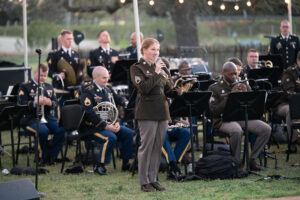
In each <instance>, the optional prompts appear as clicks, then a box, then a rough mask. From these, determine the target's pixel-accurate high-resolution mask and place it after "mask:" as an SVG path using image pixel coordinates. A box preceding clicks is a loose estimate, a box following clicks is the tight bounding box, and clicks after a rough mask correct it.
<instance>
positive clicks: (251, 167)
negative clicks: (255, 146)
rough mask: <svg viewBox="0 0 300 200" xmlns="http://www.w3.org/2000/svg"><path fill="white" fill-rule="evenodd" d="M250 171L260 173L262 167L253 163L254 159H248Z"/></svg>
mask: <svg viewBox="0 0 300 200" xmlns="http://www.w3.org/2000/svg"><path fill="white" fill-rule="evenodd" d="M250 170H253V171H262V170H264V168H263V167H262V166H259V165H257V164H256V162H255V159H254V158H251V159H250Z"/></svg>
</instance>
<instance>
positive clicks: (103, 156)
mask: <svg viewBox="0 0 300 200" xmlns="http://www.w3.org/2000/svg"><path fill="white" fill-rule="evenodd" d="M108 80H109V74H108V71H107V69H106V68H104V67H101V66H98V67H95V68H94V70H93V82H92V84H91V85H90V86H88V87H86V88H85V89H84V90H83V92H82V95H81V96H80V103H81V105H82V107H83V108H84V110H85V116H84V119H83V125H82V127H81V129H80V132H81V133H83V134H86V137H87V138H91V139H94V140H95V141H96V142H98V143H100V144H102V145H101V148H100V152H99V155H98V159H97V166H96V168H95V169H94V171H95V173H98V174H100V175H106V174H107V170H106V168H105V165H106V164H109V163H110V157H111V152H112V149H113V148H114V146H115V144H116V142H120V150H121V156H122V159H123V165H122V170H128V169H129V166H130V165H129V162H128V161H129V159H131V158H133V132H132V130H130V129H129V128H126V127H124V126H120V124H119V122H116V123H114V124H108V123H107V122H105V121H104V120H103V119H101V118H100V116H99V115H97V114H96V112H95V110H94V109H93V107H94V106H96V105H97V104H98V103H100V102H105V101H110V97H111V96H112V98H113V101H114V102H116V104H124V99H123V98H122V97H120V96H118V95H117V94H116V93H115V92H114V91H113V90H112V89H111V88H108V87H107V82H108Z"/></svg>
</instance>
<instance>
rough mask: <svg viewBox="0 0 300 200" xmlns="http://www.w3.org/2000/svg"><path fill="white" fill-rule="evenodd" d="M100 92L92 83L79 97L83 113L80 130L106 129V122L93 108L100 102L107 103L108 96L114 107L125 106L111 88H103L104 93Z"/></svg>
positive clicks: (122, 99) (122, 100)
mask: <svg viewBox="0 0 300 200" xmlns="http://www.w3.org/2000/svg"><path fill="white" fill-rule="evenodd" d="M102 90H103V89H102ZM102 90H100V89H99V88H98V86H97V85H96V84H95V83H94V82H93V83H92V84H91V85H90V86H88V87H86V88H84V90H83V92H82V95H81V96H80V104H81V105H82V107H83V109H84V111H85V115H84V118H83V124H82V126H81V128H82V129H98V130H103V129H104V128H105V127H106V125H107V124H106V122H105V121H104V120H103V119H101V118H100V116H99V115H97V114H96V112H95V111H94V109H93V108H94V107H95V106H96V105H97V104H98V103H100V102H103V101H109V95H112V97H113V98H114V101H115V103H116V105H124V104H125V100H124V98H122V97H121V96H119V95H118V94H116V93H115V92H114V91H113V89H112V88H111V87H105V88H104V90H105V92H103V91H102ZM83 133H86V131H83Z"/></svg>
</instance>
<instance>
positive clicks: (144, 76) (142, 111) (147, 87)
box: [130, 58, 177, 121]
mask: <svg viewBox="0 0 300 200" xmlns="http://www.w3.org/2000/svg"><path fill="white" fill-rule="evenodd" d="M130 76H131V81H132V83H133V85H134V86H135V88H136V89H137V90H138V94H139V98H138V102H137V104H136V110H135V119H137V120H153V121H160V120H171V119H170V113H169V106H168V102H167V97H175V96H177V92H176V91H175V90H174V89H173V86H172V84H171V83H170V81H169V80H168V79H167V78H165V77H164V75H163V74H157V73H156V72H155V65H154V64H152V65H150V64H149V63H147V62H146V61H145V60H144V59H143V58H141V59H140V61H139V62H137V63H135V64H134V65H132V66H131V68H130Z"/></svg>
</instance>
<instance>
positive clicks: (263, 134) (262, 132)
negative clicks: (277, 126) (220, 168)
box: [208, 62, 271, 170]
mask: <svg viewBox="0 0 300 200" xmlns="http://www.w3.org/2000/svg"><path fill="white" fill-rule="evenodd" d="M236 79H237V69H236V66H235V64H234V63H232V62H226V63H225V64H224V65H223V69H222V77H221V79H220V80H219V81H218V82H217V83H215V84H213V85H211V86H210V87H209V89H208V90H209V91H212V96H211V98H210V100H209V107H210V110H211V113H212V116H213V127H214V128H216V129H218V130H219V131H221V132H224V133H227V134H229V136H230V145H231V149H232V152H233V155H234V157H235V158H236V159H237V160H238V161H239V162H240V154H241V140H242V136H243V132H244V131H243V128H245V122H244V121H232V122H222V118H221V115H222V112H223V111H224V108H225V105H226V101H227V98H228V94H229V93H230V92H245V91H247V90H248V89H249V88H248V87H247V86H246V85H245V84H244V83H237V84H234V83H235V82H236ZM247 88H248V89H247ZM248 129H249V132H251V133H253V134H255V135H257V138H256V141H255V144H254V147H253V148H252V153H251V156H250V169H251V170H262V169H263V168H262V167H261V166H258V165H257V164H256V162H255V158H257V157H258V155H259V154H260V152H261V150H262V149H263V148H264V146H265V144H266V143H267V142H268V140H269V137H270V134H271V127H270V126H269V125H268V124H266V123H265V122H263V121H261V120H249V122H248ZM239 168H240V169H242V168H243V164H242V163H240V166H239Z"/></svg>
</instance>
